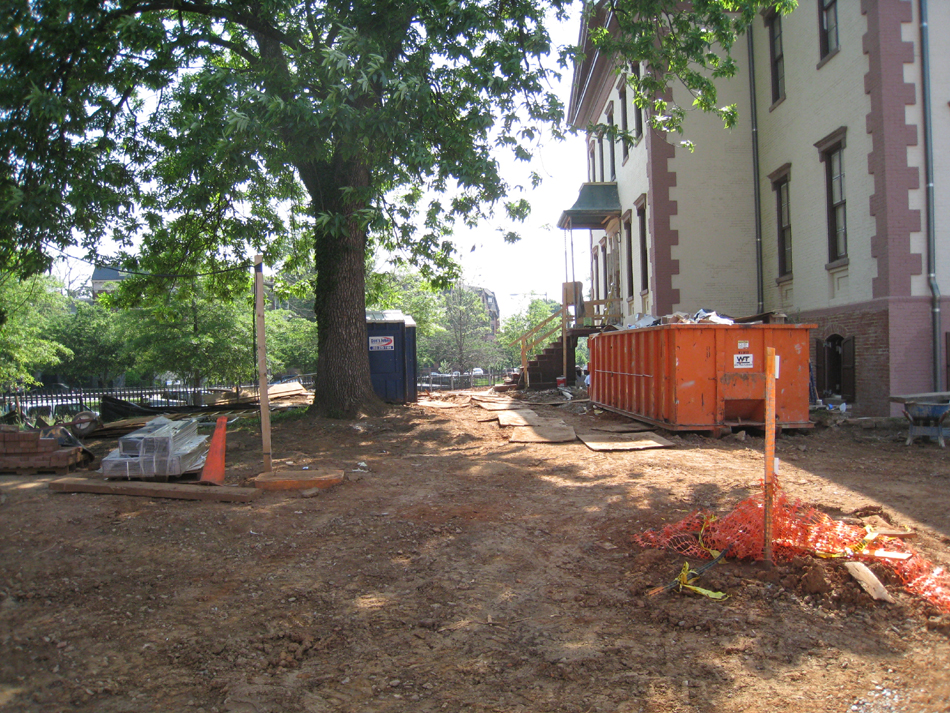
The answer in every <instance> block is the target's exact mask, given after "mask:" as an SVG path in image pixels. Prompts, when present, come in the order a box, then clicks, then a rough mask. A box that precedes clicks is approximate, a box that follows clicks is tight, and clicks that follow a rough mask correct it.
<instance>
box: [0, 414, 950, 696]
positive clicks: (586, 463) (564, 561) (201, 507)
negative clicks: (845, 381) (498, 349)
mask: <svg viewBox="0 0 950 713" xmlns="http://www.w3.org/2000/svg"><path fill="white" fill-rule="evenodd" d="M455 398H456V399H457V401H458V403H459V406H460V407H459V408H455V409H441V410H436V409H432V408H425V407H423V406H420V405H412V406H406V407H394V408H393V409H392V411H391V413H390V414H388V415H387V416H385V417H382V418H375V419H367V420H360V421H330V420H314V419H311V418H309V417H307V416H303V417H298V418H287V419H283V420H278V421H276V422H275V424H274V434H273V452H274V457H275V459H276V461H275V465H276V467H277V468H279V469H288V470H293V469H297V470H299V469H301V468H302V467H304V466H308V467H310V468H314V469H316V468H318V467H324V466H329V467H333V468H335V469H337V470H339V471H345V472H346V474H347V479H346V481H345V482H344V483H343V484H341V485H339V486H336V487H334V488H332V489H328V490H326V491H323V492H321V494H320V495H319V496H317V497H313V498H303V497H301V496H300V494H299V493H296V492H267V493H265V495H264V496H263V497H262V498H261V499H259V500H257V501H255V502H253V503H249V504H232V503H212V502H192V501H178V500H163V499H149V498H137V497H126V496H114V495H89V494H56V493H51V492H50V491H49V490H48V488H47V484H48V482H49V481H50V480H51V479H52V478H51V477H48V476H3V477H0V532H2V540H0V651H2V655H0V711H3V712H6V711H17V712H24V713H27V712H43V713H49V712H54V711H96V712H97V713H119V712H126V711H128V712H132V711H135V712H142V711H195V713H202V712H203V713H212V712H218V713H225V712H226V713H277V712H278V711H303V712H306V713H320V712H323V711H353V712H364V711H450V712H456V711H466V712H473V713H474V712H476V711H479V712H481V711H485V712H488V711H505V712H514V711H532V712H534V711H544V712H548V711H565V712H568V711H570V712H572V713H592V712H596V711H604V712H611V713H613V712H617V713H637V712H642V713H672V712H677V711H678V712H686V711H690V712H703V713H705V712H710V713H711V712H713V711H715V712H716V713H732V712H736V713H738V712H740V711H741V712H746V711H762V710H772V711H775V710H784V711H789V712H795V713H797V712H804V713H807V712H812V711H815V712H817V711H822V712H826V711H827V712H829V713H832V712H834V713H839V712H845V711H856V712H858V713H888V712H891V711H910V712H913V713H936V712H938V711H950V673H948V664H950V616H947V615H945V614H943V615H942V614H941V613H940V612H938V611H936V610H935V609H934V608H933V607H932V606H931V605H930V604H928V603H926V602H924V601H922V600H921V599H919V598H918V597H915V596H912V595H910V594H908V593H906V592H904V591H903V590H902V589H901V588H900V586H899V585H898V584H897V583H896V582H893V581H888V580H887V579H886V578H885V579H884V581H885V584H886V585H887V586H888V589H889V591H890V592H891V594H892V595H893V596H894V598H895V599H896V603H894V604H887V603H882V602H878V601H875V600H872V599H871V598H870V597H869V596H868V595H867V594H865V593H864V592H863V591H862V590H861V589H860V587H859V585H858V584H857V583H856V582H855V581H854V580H852V579H851V578H850V576H849V575H848V574H847V572H846V570H845V568H844V566H843V564H842V562H841V561H840V560H818V559H813V558H799V559H797V560H795V562H793V563H789V564H783V565H780V566H779V567H778V569H777V570H776V571H771V572H770V571H768V570H767V569H766V568H765V567H764V565H763V564H762V563H749V562H737V561H732V560H729V561H727V562H725V563H722V564H720V565H718V566H716V567H715V568H713V569H712V570H710V571H709V572H708V573H707V574H705V575H704V576H703V578H702V580H701V581H700V582H699V583H700V584H702V585H703V586H706V587H708V588H710V589H715V590H719V591H723V592H725V593H727V594H728V595H729V597H728V599H726V600H725V601H722V602H716V601H713V600H711V599H706V598H703V597H700V596H698V595H695V594H690V593H678V592H665V593H663V594H661V595H659V596H655V597H648V596H646V591H647V590H648V589H650V588H651V587H654V586H657V585H662V584H665V583H667V582H669V581H671V580H672V579H673V578H674V577H675V576H676V574H677V573H678V572H679V570H680V569H681V567H682V565H683V563H684V558H683V557H682V556H680V555H676V554H673V553H670V552H664V551H657V550H643V549H641V548H639V547H637V546H635V545H634V544H633V543H632V542H631V537H632V536H633V535H635V534H637V533H640V532H642V531H644V530H646V529H647V528H655V527H659V526H662V525H663V524H664V523H667V522H672V521H676V520H679V519H681V518H682V517H684V516H685V515H686V514H687V513H688V512H690V511H692V510H693V509H695V508H709V509H712V510H714V511H716V512H717V513H719V514H726V513H728V512H729V511H730V510H731V509H732V508H733V506H734V505H735V504H736V503H737V502H739V501H740V500H742V499H744V498H746V497H747V496H748V495H750V494H751V493H752V492H753V491H754V490H755V489H756V488H757V487H758V483H759V481H760V478H761V474H762V470H763V466H762V463H763V458H762V451H763V440H762V438H761V436H756V435H750V437H748V438H747V439H745V440H744V441H740V440H737V439H736V438H735V437H727V438H725V439H722V440H718V441H717V440H712V439H710V438H706V437H703V436H701V435H697V434H681V435H674V434H669V433H664V434H663V435H666V436H667V437H668V438H670V439H671V440H672V441H673V442H674V447H673V448H670V449H665V450H647V451H639V452H595V451H592V450H590V449H588V448H587V447H586V446H585V445H584V444H583V443H581V442H580V441H575V442H572V443H564V444H514V443H509V442H508V438H509V436H510V434H511V428H507V427H500V426H499V425H498V423H497V422H492V421H482V420H480V419H485V418H488V417H489V416H490V414H489V413H488V412H487V411H485V410H483V409H481V408H478V407H476V406H473V405H469V404H468V403H467V401H468V400H467V398H466V397H462V396H457V397H455ZM534 408H535V410H536V411H538V412H539V413H542V414H543V415H557V416H559V417H563V418H564V419H565V420H566V421H567V422H568V423H570V424H572V425H574V426H575V427H576V428H577V429H578V430H579V431H582V430H589V429H590V427H592V426H594V425H598V424H604V423H610V422H623V421H625V419H624V418H623V417H621V416H617V415H615V414H611V413H608V412H599V413H598V412H594V411H592V410H587V408H586V406H585V405H584V404H578V403H573V404H570V405H567V406H561V407H556V406H535V407H534ZM661 433H662V432H661ZM905 433H906V429H904V428H902V427H900V426H899V425H898V424H896V423H894V422H893V421H889V422H875V421H862V422H854V423H847V422H846V423H836V424H835V425H831V426H827V427H825V426H822V427H818V428H815V429H814V430H812V431H808V432H797V433H785V434H783V436H782V437H781V438H780V439H779V441H778V453H777V455H778V456H779V457H780V458H781V461H782V465H781V478H782V483H783V485H784V487H785V489H786V491H787V492H788V493H789V494H791V495H792V496H793V497H796V498H800V499H801V500H802V501H805V502H807V503H809V504H812V505H815V506H816V507H819V508H820V509H822V510H823V511H825V512H827V513H828V514H830V515H832V516H833V517H835V518H851V519H852V520H853V519H854V518H860V517H864V516H868V515H870V514H874V515H877V516H878V517H881V518H884V519H885V520H888V521H889V522H890V523H891V524H892V525H894V526H895V527H907V528H911V529H912V530H914V531H915V532H916V535H917V536H916V538H914V539H913V540H910V542H911V544H912V545H913V546H914V548H916V549H917V550H918V551H919V552H921V553H922V554H923V555H924V556H925V557H927V558H928V559H929V560H930V561H931V562H933V563H934V564H936V565H940V566H943V567H947V566H948V565H950V510H948V507H947V495H948V486H950V452H948V451H947V450H944V449H941V448H939V447H938V446H937V445H936V444H933V443H916V444H914V445H913V446H911V447H906V446H905V445H904V438H905ZM87 445H88V446H89V447H90V448H91V449H92V450H93V451H94V452H96V453H97V455H99V456H102V455H104V454H106V453H107V452H108V451H109V449H111V448H114V447H116V441H115V440H108V441H95V440H90V441H89V443H88V444H87ZM227 467H228V476H227V478H228V482H229V483H230V484H242V483H245V482H246V480H247V479H248V478H250V477H252V476H254V475H256V474H257V473H259V472H260V470H261V452H260V437H259V435H258V432H257V431H256V430H255V429H254V428H253V426H250V425H248V426H246V427H244V428H243V429H242V428H237V429H232V431H231V432H230V433H229V434H228V449H227ZM691 564H694V565H699V564H702V563H701V562H692V563H691ZM876 571H877V570H876ZM822 590H825V591H822Z"/></svg>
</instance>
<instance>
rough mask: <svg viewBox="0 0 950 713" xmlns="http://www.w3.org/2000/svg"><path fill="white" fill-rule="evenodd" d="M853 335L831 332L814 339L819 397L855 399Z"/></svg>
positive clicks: (816, 383) (816, 381)
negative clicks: (828, 334)
mask: <svg viewBox="0 0 950 713" xmlns="http://www.w3.org/2000/svg"><path fill="white" fill-rule="evenodd" d="M854 364H855V354H854V337H842V336H841V335H840V334H832V335H831V336H829V337H827V338H826V339H816V340H815V387H816V388H817V389H818V395H819V396H821V397H827V396H838V397H840V398H842V399H844V400H845V401H847V402H852V401H854V400H855V396H856V391H857V388H856V383H855V372H854Z"/></svg>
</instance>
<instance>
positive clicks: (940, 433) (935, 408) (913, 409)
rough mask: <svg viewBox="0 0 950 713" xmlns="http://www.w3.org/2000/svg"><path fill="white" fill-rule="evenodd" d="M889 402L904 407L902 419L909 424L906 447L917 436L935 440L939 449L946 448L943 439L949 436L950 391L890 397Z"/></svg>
mask: <svg viewBox="0 0 950 713" xmlns="http://www.w3.org/2000/svg"><path fill="white" fill-rule="evenodd" d="M891 401H893V402H894V403H899V404H903V406H904V409H903V412H904V417H905V418H906V419H907V420H908V421H909V422H910V426H909V428H908V430H907V445H908V446H909V445H910V444H911V443H913V442H914V439H915V438H917V437H918V436H927V437H929V438H936V439H937V443H939V444H940V447H941V448H945V447H946V443H945V441H944V439H945V438H946V437H947V436H950V391H944V392H937V393H932V394H911V395H909V396H892V397H891Z"/></svg>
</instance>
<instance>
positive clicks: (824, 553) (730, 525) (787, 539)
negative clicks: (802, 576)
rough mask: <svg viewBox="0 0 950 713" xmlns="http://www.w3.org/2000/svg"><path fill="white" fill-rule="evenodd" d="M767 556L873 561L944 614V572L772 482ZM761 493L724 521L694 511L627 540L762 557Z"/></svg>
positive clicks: (685, 551) (705, 554) (948, 584)
mask: <svg viewBox="0 0 950 713" xmlns="http://www.w3.org/2000/svg"><path fill="white" fill-rule="evenodd" d="M774 487H775V489H774V496H773V521H772V535H773V537H772V553H773V557H774V559H775V560H776V561H780V562H788V561H791V560H792V559H793V558H794V557H796V556H799V555H806V554H807V555H813V556H816V557H823V558H842V559H848V560H857V561H860V560H863V561H866V562H870V561H874V562H879V563H881V564H883V565H885V566H887V567H889V568H891V569H892V570H893V572H894V574H895V575H896V576H897V577H898V578H899V579H900V580H901V582H902V583H903V584H904V588H905V589H906V590H907V591H908V592H910V593H912V594H916V595H918V596H920V597H922V598H923V599H926V600H927V601H929V602H930V603H931V604H933V605H934V606H935V607H936V608H937V609H939V610H940V611H942V612H944V613H950V574H948V573H947V572H945V571H944V570H943V569H942V568H940V567H934V565H933V564H932V563H930V562H928V561H927V560H926V559H924V558H923V557H921V556H920V555H919V554H918V553H917V552H916V551H914V549H913V548H911V547H910V546H909V545H908V544H906V543H905V542H904V541H903V540H902V539H900V538H897V537H889V536H884V535H880V536H879V535H878V534H877V533H876V532H875V531H874V529H873V528H872V527H870V526H865V527H860V526H857V525H849V524H847V523H844V522H841V521H838V520H834V519H832V518H831V517H829V516H828V515H826V514H825V513H823V512H821V511H819V510H817V509H816V508H814V507H812V506H810V505H806V504H804V503H801V502H797V501H792V500H791V499H790V498H789V497H788V496H787V495H786V494H785V492H784V491H783V490H782V489H781V487H780V486H779V484H778V482H777V481H776V482H775V486H774ZM764 523H765V518H764V505H763V494H762V493H761V492H759V493H756V494H755V495H753V496H752V497H749V498H747V499H745V500H743V501H742V502H740V503H739V504H738V505H737V506H736V507H735V509H734V510H733V511H732V512H731V513H729V514H728V515H726V516H725V517H722V518H718V517H716V516H715V515H713V514H712V513H711V512H708V511H702V510H696V511H694V512H692V513H690V514H689V515H687V516H686V517H685V518H683V519H682V520H680V521H679V522H675V523H671V524H669V525H667V526H666V527H664V528H663V529H662V530H660V531H656V530H647V531H646V532H643V533H641V534H639V535H635V536H634V537H633V542H634V544H636V545H639V546H641V547H647V548H654V549H664V548H669V549H671V550H673V551H675V552H678V553H679V554H681V555H684V556H686V557H693V558H699V559H713V558H714V557H716V556H717V555H718V554H719V552H720V551H723V550H725V549H727V548H729V550H730V556H732V557H736V558H737V559H752V560H761V559H763V558H764V549H765V536H764Z"/></svg>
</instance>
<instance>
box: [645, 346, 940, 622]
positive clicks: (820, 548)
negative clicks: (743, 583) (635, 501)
mask: <svg viewBox="0 0 950 713" xmlns="http://www.w3.org/2000/svg"><path fill="white" fill-rule="evenodd" d="M777 365H778V364H777V360H776V358H775V350H774V349H772V348H769V349H767V350H766V438H765V475H764V478H763V483H762V486H763V487H762V490H761V491H760V492H758V493H756V494H755V495H753V496H752V497H750V498H746V499H745V500H743V501H741V502H739V503H738V504H737V505H736V507H735V508H734V509H733V511H732V512H730V513H729V514H728V515H725V516H723V517H721V518H720V517H717V516H716V515H714V514H713V513H711V512H708V511H703V510H696V511H694V512H692V513H690V514H689V515H687V516H686V517H685V518H683V519H682V520H680V521H679V522H676V523H672V524H669V525H666V526H665V527H664V528H663V529H662V530H659V531H656V530H647V531H646V532H643V533H641V534H639V535H634V537H633V543H634V544H636V545H639V546H641V547H648V548H654V549H667V548H668V549H671V550H673V551H674V552H677V553H679V554H681V555H683V556H685V557H692V558H696V559H706V560H709V559H713V558H715V557H717V556H719V554H720V553H721V552H723V551H724V550H726V549H727V548H728V550H729V552H728V554H729V556H730V557H735V558H736V559H745V560H766V561H768V562H772V561H773V560H774V561H779V562H788V561H790V560H792V559H793V558H794V557H796V556H798V555H812V556H816V557H824V558H840V559H850V560H859V561H864V562H872V561H874V562H879V563H881V564H882V565H884V566H886V567H890V568H891V569H892V570H893V571H894V573H895V575H896V576H897V577H898V578H899V579H900V580H901V582H902V583H903V584H904V588H905V589H906V590H907V591H908V592H910V593H912V594H916V595H917V596H920V597H922V598H923V599H926V600H927V601H928V602H930V603H931V604H933V605H934V606H935V607H936V608H937V609H939V610H940V611H942V612H945V613H948V614H950V573H948V572H946V571H945V570H944V569H943V568H942V567H935V566H934V565H933V564H932V563H931V562H929V561H927V560H926V559H924V558H923V557H921V556H920V555H919V554H918V553H917V552H916V551H915V550H914V549H913V548H911V547H910V545H908V544H907V543H905V542H904V541H903V540H901V539H899V538H896V537H876V536H875V535H874V532H873V531H872V530H871V529H870V528H865V527H859V526H857V525H848V524H847V523H844V522H840V521H838V520H834V519H832V518H831V517H829V516H828V515H826V514H825V513H823V512H821V511H820V510H817V509H816V508H814V507H812V506H810V505H805V504H804V503H801V502H798V501H792V500H791V499H790V498H789V497H788V496H787V495H786V493H785V492H784V491H783V490H782V488H781V485H780V483H779V479H778V476H777V474H776V472H775V470H776V469H775V375H776V371H777V369H776V366H777ZM872 543H873V547H872ZM881 549H883V550H885V553H883V554H887V555H890V556H887V557H883V556H882V553H880V552H879V550H881ZM895 554H898V555H904V557H903V558H898V557H894V555H895Z"/></svg>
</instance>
